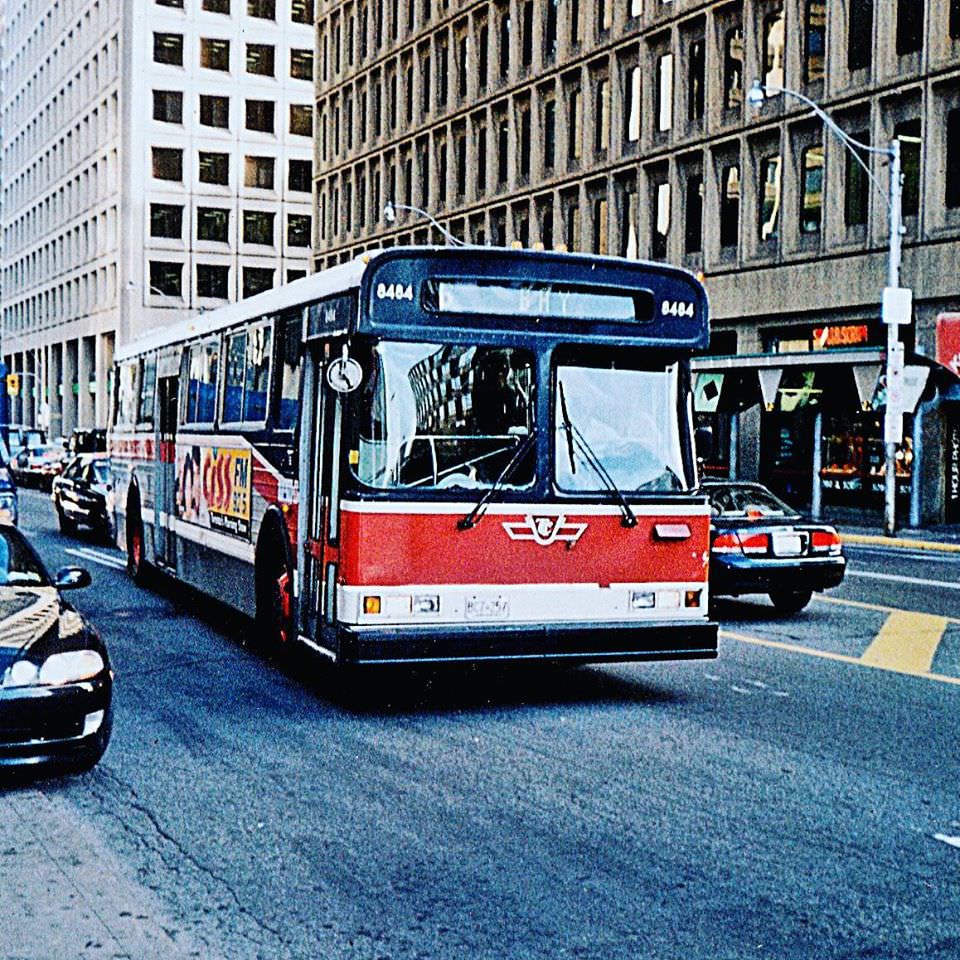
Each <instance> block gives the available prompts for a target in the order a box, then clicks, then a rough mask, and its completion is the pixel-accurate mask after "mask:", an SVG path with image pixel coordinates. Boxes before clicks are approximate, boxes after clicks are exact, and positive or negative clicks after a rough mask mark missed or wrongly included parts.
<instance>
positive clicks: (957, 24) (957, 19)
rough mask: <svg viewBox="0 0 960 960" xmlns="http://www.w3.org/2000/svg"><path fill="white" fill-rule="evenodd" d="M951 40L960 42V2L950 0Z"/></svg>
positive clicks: (958, 0)
mask: <svg viewBox="0 0 960 960" xmlns="http://www.w3.org/2000/svg"><path fill="white" fill-rule="evenodd" d="M950 39H951V40H960V0H950Z"/></svg>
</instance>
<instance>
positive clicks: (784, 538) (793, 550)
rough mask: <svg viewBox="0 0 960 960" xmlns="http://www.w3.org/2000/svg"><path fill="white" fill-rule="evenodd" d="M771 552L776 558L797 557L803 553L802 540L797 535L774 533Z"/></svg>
mask: <svg viewBox="0 0 960 960" xmlns="http://www.w3.org/2000/svg"><path fill="white" fill-rule="evenodd" d="M773 552H774V555H775V556H778V557H798V556H800V554H801V553H803V538H802V537H801V536H800V534H798V533H775V534H774V535H773Z"/></svg>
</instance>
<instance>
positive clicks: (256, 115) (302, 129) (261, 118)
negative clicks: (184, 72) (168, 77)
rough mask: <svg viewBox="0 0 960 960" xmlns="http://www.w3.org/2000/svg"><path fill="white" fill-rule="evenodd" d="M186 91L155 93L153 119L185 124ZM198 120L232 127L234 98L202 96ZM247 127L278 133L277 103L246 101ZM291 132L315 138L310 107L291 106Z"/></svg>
mask: <svg viewBox="0 0 960 960" xmlns="http://www.w3.org/2000/svg"><path fill="white" fill-rule="evenodd" d="M183 97H184V94H183V91H182V90H154V91H153V119H154V120H158V121H160V122H161V123H174V124H178V125H181V126H182V125H183ZM198 97H199V98H198V101H197V106H198V111H197V119H198V120H199V122H200V125H201V126H205V127H217V128H220V129H224V130H227V129H229V128H230V97H226V96H214V95H212V94H202V93H201V94H199V95H198ZM243 125H244V127H245V129H247V130H252V131H256V132H258V133H271V134H272V133H275V132H276V130H275V126H276V103H275V102H274V101H273V100H250V99H246V100H244V124H243ZM287 130H288V131H289V132H290V133H291V134H292V135H293V136H298V137H312V136H313V108H312V107H311V106H310V104H296V103H292V104H290V105H289V113H288V126H287Z"/></svg>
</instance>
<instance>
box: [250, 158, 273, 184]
mask: <svg viewBox="0 0 960 960" xmlns="http://www.w3.org/2000/svg"><path fill="white" fill-rule="evenodd" d="M275 163H276V161H275V160H274V158H273V157H244V160H243V185H244V186H245V187H256V188H257V189H259V190H272V189H273V171H274V164H275Z"/></svg>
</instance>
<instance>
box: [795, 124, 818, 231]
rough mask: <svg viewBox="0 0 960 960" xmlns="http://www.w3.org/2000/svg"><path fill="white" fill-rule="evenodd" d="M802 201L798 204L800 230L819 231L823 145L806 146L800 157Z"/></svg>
mask: <svg viewBox="0 0 960 960" xmlns="http://www.w3.org/2000/svg"><path fill="white" fill-rule="evenodd" d="M800 169H801V171H802V176H801V187H802V189H803V202H802V203H801V206H800V232H801V233H819V232H820V228H821V226H822V224H823V146H822V144H819V143H818V144H816V145H815V146H812V147H807V148H806V149H805V150H804V151H803V153H802V154H801V157H800Z"/></svg>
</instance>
